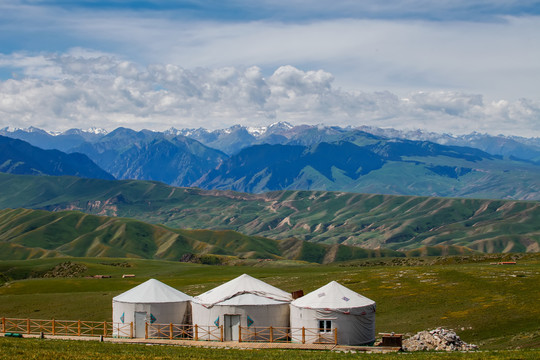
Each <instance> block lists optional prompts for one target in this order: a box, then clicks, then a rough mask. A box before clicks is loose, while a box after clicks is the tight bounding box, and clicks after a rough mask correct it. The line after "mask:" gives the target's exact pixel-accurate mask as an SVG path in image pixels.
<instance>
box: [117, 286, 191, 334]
mask: <svg viewBox="0 0 540 360" xmlns="http://www.w3.org/2000/svg"><path fill="white" fill-rule="evenodd" d="M191 300H192V297H191V296H189V295H186V294H184V293H183V292H181V291H178V290H176V289H174V288H172V287H170V286H169V285H166V284H164V283H162V282H161V281H158V280H156V279H150V280H148V281H146V282H144V283H142V284H140V285H138V286H136V287H134V288H133V289H131V290H128V291H126V292H124V293H122V294H120V295H118V296H115V297H114V298H113V300H112V307H113V322H114V323H119V324H129V323H130V322H133V327H134V329H133V333H134V336H135V337H138V338H140V337H144V335H145V323H147V322H148V323H150V324H152V323H156V324H169V323H173V324H185V323H186V322H187V321H188V320H189V318H188V316H189V314H190V310H191V309H190V307H191V304H190V301H191ZM116 332H117V333H116V334H115V333H114V331H113V336H125V334H121V333H119V330H117V331H116Z"/></svg>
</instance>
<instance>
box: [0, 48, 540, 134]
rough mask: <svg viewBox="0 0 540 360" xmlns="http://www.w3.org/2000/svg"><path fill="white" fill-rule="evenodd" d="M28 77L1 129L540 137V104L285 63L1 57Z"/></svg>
mask: <svg viewBox="0 0 540 360" xmlns="http://www.w3.org/2000/svg"><path fill="white" fill-rule="evenodd" d="M15 66H16V67H18V68H19V71H20V73H21V74H24V76H22V77H18V78H13V79H8V80H4V81H0V126H15V127H27V126H31V125H33V126H38V127H42V128H45V129H48V130H65V129H67V128H72V127H81V128H88V127H90V126H97V127H104V128H107V129H113V128H115V127H117V126H127V127H132V128H135V129H141V128H150V129H156V130H162V129H165V128H168V127H170V126H175V127H194V126H204V127H208V128H222V127H227V126H230V125H233V124H237V123H242V124H245V125H267V124H268V123H269V122H273V121H275V120H280V121H289V122H293V123H296V124H302V123H304V124H319V123H325V124H328V125H353V126H355V125H364V124H366V125H373V126H383V127H395V128H407V129H415V128H421V129H425V130H430V131H438V132H450V133H468V132H472V131H480V132H488V133H492V134H498V133H505V134H515V135H522V136H540V122H539V121H538V119H540V101H537V100H530V99H529V100H527V99H520V100H515V101H511V100H505V99H503V100H487V99H485V98H484V97H483V96H481V95H476V94H467V93H463V92H459V91H424V92H412V93H410V94H408V95H407V96H399V95H397V94H395V93H392V92H389V91H383V92H359V91H347V90H344V89H343V88H339V87H336V86H334V81H335V80H334V75H333V74H331V73H329V72H327V71H323V70H317V71H303V70H301V69H298V68H296V67H293V66H290V65H288V66H281V67H278V68H277V69H275V70H274V71H273V73H272V74H271V75H270V76H268V77H265V76H264V75H263V73H262V71H261V69H260V68H258V67H254V66H252V67H219V68H203V67H198V68H193V69H185V68H182V67H179V66H177V65H171V64H154V65H149V66H147V67H143V66H141V65H139V64H135V63H132V62H128V61H125V60H121V59H117V58H114V57H111V56H110V55H106V54H102V53H93V52H90V51H82V49H78V50H75V51H72V52H68V53H65V54H49V55H43V54H40V55H35V56H29V55H24V54H11V55H2V56H0V67H15Z"/></svg>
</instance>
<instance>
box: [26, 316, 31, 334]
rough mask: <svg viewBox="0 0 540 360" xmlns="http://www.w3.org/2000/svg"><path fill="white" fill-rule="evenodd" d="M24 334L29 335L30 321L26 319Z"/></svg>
mask: <svg viewBox="0 0 540 360" xmlns="http://www.w3.org/2000/svg"><path fill="white" fill-rule="evenodd" d="M26 333H27V334H30V319H26Z"/></svg>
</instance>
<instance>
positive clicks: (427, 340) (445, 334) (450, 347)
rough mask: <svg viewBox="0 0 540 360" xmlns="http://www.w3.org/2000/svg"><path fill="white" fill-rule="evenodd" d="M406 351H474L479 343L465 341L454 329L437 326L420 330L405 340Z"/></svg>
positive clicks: (404, 348) (404, 347)
mask: <svg viewBox="0 0 540 360" xmlns="http://www.w3.org/2000/svg"><path fill="white" fill-rule="evenodd" d="M403 350H405V351H429V350H435V351H474V350H478V346H477V345H473V344H467V343H465V342H463V341H462V340H461V339H460V338H459V336H458V335H457V334H456V333H455V332H454V331H453V330H447V329H443V328H437V329H434V330H429V331H427V330H424V331H420V332H419V333H418V334H416V335H414V336H412V337H410V338H409V339H406V340H403Z"/></svg>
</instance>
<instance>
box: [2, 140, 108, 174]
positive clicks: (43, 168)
mask: <svg viewBox="0 0 540 360" xmlns="http://www.w3.org/2000/svg"><path fill="white" fill-rule="evenodd" d="M0 172H4V173H10V174H21V175H71V176H79V177H87V178H96V179H114V177H113V176H112V175H110V174H109V173H107V172H106V171H104V170H103V169H101V168H100V167H99V166H97V165H96V164H95V163H93V162H92V160H90V159H89V158H88V157H87V156H86V155H84V154H81V153H72V154H66V153H64V152H61V151H59V150H43V149H41V148H38V147H35V146H32V145H30V144H29V143H27V142H25V141H22V140H18V139H12V138H9V137H5V136H1V135H0Z"/></svg>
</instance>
